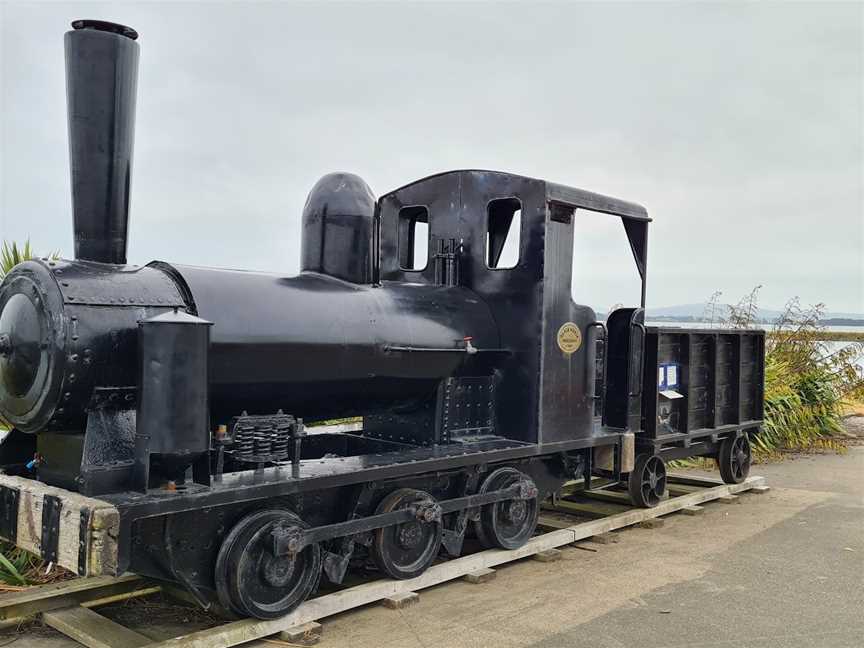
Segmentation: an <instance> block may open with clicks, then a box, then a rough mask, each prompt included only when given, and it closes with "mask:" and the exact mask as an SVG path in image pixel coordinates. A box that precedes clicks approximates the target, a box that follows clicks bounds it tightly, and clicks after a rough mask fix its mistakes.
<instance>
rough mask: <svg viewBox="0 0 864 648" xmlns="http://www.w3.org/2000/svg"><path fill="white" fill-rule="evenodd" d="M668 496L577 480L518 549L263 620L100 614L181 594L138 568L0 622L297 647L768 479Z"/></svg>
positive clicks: (10, 603) (69, 588) (28, 602)
mask: <svg viewBox="0 0 864 648" xmlns="http://www.w3.org/2000/svg"><path fill="white" fill-rule="evenodd" d="M668 484H669V485H668V491H669V496H668V498H666V499H664V500H663V501H662V502H661V503H660V504H659V505H658V506H656V507H655V508H651V509H642V508H633V507H632V506H631V505H630V504H629V501H628V500H627V496H626V494H625V493H623V492H619V491H617V490H601V491H596V492H591V493H584V492H581V490H580V489H579V487H578V486H577V485H571V486H569V487H567V488H565V490H564V493H563V495H562V497H561V498H558V499H556V500H555V501H553V502H548V503H547V504H544V506H543V513H542V515H541V516H540V523H539V526H540V529H541V532H540V533H539V534H538V535H536V536H534V537H533V538H532V539H531V540H529V541H528V542H527V543H526V544H525V545H524V546H522V547H520V548H519V549H515V550H511V551H505V550H499V549H490V550H486V551H480V552H478V553H473V554H469V555H465V556H462V557H460V558H456V559H453V560H448V561H445V562H441V563H439V564H436V565H433V566H432V567H430V568H429V569H428V570H427V571H426V572H425V573H423V574H422V575H421V576H419V577H417V578H414V579H411V580H402V581H397V580H375V581H371V582H366V583H362V584H359V585H354V586H352V587H346V588H343V589H340V590H337V591H335V592H332V593H327V594H323V595H321V596H318V597H317V598H313V599H310V600H308V601H306V602H305V603H303V604H302V605H301V606H300V607H298V608H297V609H296V610H294V611H293V612H291V613H290V614H288V615H287V616H284V617H282V618H280V619H274V620H271V621H260V620H256V619H243V620H240V621H233V622H228V623H224V624H221V625H217V626H214V627H212V628H208V629H205V630H200V631H196V632H192V633H189V634H184V635H181V636H177V637H173V638H171V639H167V640H163V641H154V640H152V639H150V638H148V637H146V636H144V635H143V634H141V633H139V632H136V631H135V630H132V629H130V628H127V627H125V626H122V625H120V624H118V623H116V622H114V621H112V620H110V619H109V618H108V617H106V616H103V615H101V614H99V612H98V611H97V609H98V608H99V607H101V606H104V605H108V604H110V603H115V602H118V601H121V600H125V599H129V598H133V597H140V596H147V595H151V594H154V593H157V592H160V591H162V592H164V593H166V594H168V595H169V596H170V595H177V594H178V593H177V591H176V590H175V589H173V588H172V587H168V586H165V585H163V584H160V583H157V582H154V581H151V580H148V579H144V578H141V577H138V576H134V575H124V576H121V577H118V578H107V577H106V578H87V579H80V580H73V581H66V582H63V583H57V584H54V585H46V586H41V587H34V588H31V589H28V590H25V591H21V592H14V593H10V594H5V595H2V596H0V622H2V623H4V625H9V624H10V622H12V621H14V620H15V619H24V618H27V617H31V616H34V615H40V616H41V618H42V620H43V621H44V622H45V623H46V624H47V625H49V626H51V627H53V628H55V629H56V630H58V631H60V632H62V633H63V634H65V635H66V636H68V637H70V638H72V639H74V640H75V641H77V642H79V643H80V644H82V645H84V646H89V647H90V648H113V647H115V646H117V647H121V648H138V647H141V646H148V647H149V648H181V647H183V648H227V647H228V646H236V645H240V644H243V643H246V642H250V641H255V640H258V639H264V638H267V637H274V636H275V638H278V639H281V640H283V641H285V642H288V643H289V644H294V645H296V644H298V643H299V644H301V645H303V644H311V643H314V642H315V641H317V639H318V637H319V635H320V630H321V626H320V625H319V624H317V623H316V622H317V621H320V620H321V619H325V618H327V617H329V616H332V615H334V614H338V613H340V612H345V611H348V610H351V609H354V608H357V607H360V606H363V605H368V604H369V603H374V602H377V601H382V602H383V603H384V604H385V605H387V606H388V607H394V608H398V607H404V606H405V605H407V604H410V603H411V602H414V601H416V600H417V598H418V595H417V592H418V591H419V590H422V589H424V588H427V587H431V586H433V585H438V584H441V583H444V582H447V581H451V580H455V579H459V578H467V579H468V580H471V581H472V582H482V581H483V580H486V579H488V578H491V577H493V576H494V570H493V568H494V567H496V566H499V565H503V564H506V563H509V562H513V561H515V560H520V559H524V558H529V557H536V558H538V559H540V560H545V561H549V560H555V559H556V558H557V557H558V554H557V550H558V548H559V547H562V546H566V545H571V544H574V543H578V542H580V541H583V540H586V539H588V538H596V539H602V538H608V536H604V535H603V534H608V533H609V532H611V531H614V530H616V529H622V528H624V527H628V526H633V525H640V524H641V525H643V526H652V525H658V524H661V523H662V522H660V520H661V518H662V516H665V515H669V514H671V513H676V512H681V513H684V514H690V515H696V514H698V513H700V512H701V511H702V509H701V506H700V505H701V504H704V503H706V502H712V501H720V502H725V503H731V502H734V501H736V499H735V498H736V494H737V493H741V492H745V491H750V492H756V493H761V492H765V491H767V490H768V487H767V486H766V485H765V479H764V478H763V477H750V478H749V479H747V480H746V481H744V482H743V483H741V484H723V483H722V482H719V481H717V480H713V479H706V478H701V477H698V478H697V477H690V476H682V475H669V480H668Z"/></svg>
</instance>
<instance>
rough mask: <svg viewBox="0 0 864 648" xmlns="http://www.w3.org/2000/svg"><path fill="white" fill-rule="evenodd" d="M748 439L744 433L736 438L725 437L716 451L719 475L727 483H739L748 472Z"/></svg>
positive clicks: (750, 456)
mask: <svg viewBox="0 0 864 648" xmlns="http://www.w3.org/2000/svg"><path fill="white" fill-rule="evenodd" d="M751 459H752V455H751V452H750V439H749V438H747V435H746V434H743V435H741V436H740V437H738V438H734V437H726V438H725V439H723V442H722V443H721V444H720V451H719V452H718V453H717V466H718V467H719V468H720V476H721V477H722V478H723V481H724V482H726V483H727V484H740V483H741V482H743V481H744V480H745V479H747V475H749V474H750V461H751Z"/></svg>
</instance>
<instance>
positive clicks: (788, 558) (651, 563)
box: [12, 446, 864, 648]
mask: <svg viewBox="0 0 864 648" xmlns="http://www.w3.org/2000/svg"><path fill="white" fill-rule="evenodd" d="M753 472H754V474H760V475H764V476H765V477H767V478H768V483H769V484H770V485H771V487H772V490H771V491H770V492H768V493H766V494H764V495H753V494H750V495H742V496H741V498H740V500H739V501H740V502H741V503H740V504H720V503H709V504H707V505H706V506H705V509H706V510H705V514H704V515H702V516H699V517H687V516H683V515H680V514H674V515H672V516H668V517H667V518H666V520H667V521H666V524H665V526H664V527H662V528H659V529H636V528H634V529H627V530H623V531H620V532H616V533H615V536H616V537H617V538H618V540H619V541H618V542H617V543H613V544H602V545H601V544H596V545H591V546H592V548H595V549H597V551H596V553H595V552H588V551H583V550H580V549H575V548H566V549H564V553H563V558H562V560H560V561H558V562H554V563H541V562H537V561H531V560H526V561H522V562H519V563H515V564H511V565H508V566H505V567H502V568H500V569H499V570H498V575H497V578H496V579H495V580H493V581H491V582H488V583H484V584H479V585H472V584H469V583H465V582H455V583H449V584H445V585H441V586H438V587H435V588H432V589H429V590H424V591H423V592H421V595H420V602H419V603H418V604H416V605H413V606H411V607H409V608H407V609H404V610H389V609H385V608H383V607H382V606H378V605H373V606H369V607H367V608H364V609H360V610H356V611H353V612H347V613H345V614H342V615H339V616H337V617H333V618H331V619H328V620H325V621H324V622H323V625H324V634H323V637H322V640H321V642H320V644H319V646H321V647H322V648H348V647H349V646H350V647H351V648H431V647H435V648H440V647H449V646H454V647H465V648H467V647H477V648H480V647H482V648H487V647H495V648H511V647H512V648H516V647H520V648H521V647H528V646H534V647H537V648H541V647H542V648H558V647H561V648H564V647H567V648H581V647H585V648H589V647H590V648H621V647H629V646H638V647H639V648H660V647H673V646H674V647H685V646H686V647H692V648H707V647H711V648H726V647H731V648H749V647H753V648H781V647H782V648H786V647H797V646H801V647H805V646H807V647H809V646H815V647H818V648H847V647H848V648H852V647H853V646H854V647H855V648H859V647H860V646H862V645H864V446H859V447H855V448H852V449H850V450H849V452H848V453H847V454H845V455H823V456H812V457H802V458H797V459H794V460H790V461H787V462H784V463H782V464H772V465H767V466H757V467H755V468H754V471H753ZM154 612H155V614H154V615H153V617H155V618H151V619H150V623H149V624H148V627H145V628H140V630H141V631H143V632H144V633H145V634H148V635H150V636H154V638H155V637H157V636H160V635H161V636H165V635H166V634H169V633H170V632H171V631H170V630H168V629H167V628H165V627H159V625H160V619H159V616H160V615H159V613H158V612H157V611H156V610H154ZM172 616H173V615H172ZM165 621H166V623H165V624H163V625H170V626H173V628H177V627H178V626H182V625H184V624H183V620H182V615H181V616H180V618H172V619H171V620H170V621H169V620H168V619H166V620H165ZM189 625H190V626H191V625H194V619H191V618H190V619H189ZM173 628H172V629H173ZM174 634H179V631H176V630H175V631H174ZM12 645H13V646H15V647H16V648H31V647H35V646H40V647H41V646H45V647H46V648H48V647H51V648H54V647H56V648H67V647H68V646H71V645H74V644H71V643H70V642H68V641H66V640H65V639H63V638H61V637H59V636H51V635H50V633H46V632H41V633H40V634H39V636H38V637H37V636H32V635H31V636H29V637H28V636H21V635H19V636H18V638H17V641H15V642H14V643H13V644H12ZM256 645H258V646H262V647H263V646H269V647H271V648H272V646H274V645H275V644H272V643H263V642H258V643H257V644H256Z"/></svg>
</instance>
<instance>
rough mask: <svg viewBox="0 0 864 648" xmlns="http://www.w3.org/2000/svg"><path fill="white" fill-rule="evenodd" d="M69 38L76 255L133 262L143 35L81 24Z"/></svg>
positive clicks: (112, 26)
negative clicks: (129, 246) (129, 248)
mask: <svg viewBox="0 0 864 648" xmlns="http://www.w3.org/2000/svg"><path fill="white" fill-rule="evenodd" d="M72 27H73V30H72V31H70V32H67V33H66V38H65V43H66V97H67V103H68V106H67V108H68V113H69V161H70V165H71V171H72V215H73V219H74V228H75V258H76V259H86V260H89V261H99V262H101V263H117V264H124V263H126V243H127V236H126V235H127V230H128V225H129V190H130V183H131V174H132V143H133V140H134V134H135V133H134V131H135V90H136V87H137V84H138V43H136V42H135V39H137V38H138V33H137V32H136V31H135V30H134V29H131V28H129V27H124V26H123V25H117V24H115V23H110V22H103V21H101V20H76V21H75V22H73V23H72Z"/></svg>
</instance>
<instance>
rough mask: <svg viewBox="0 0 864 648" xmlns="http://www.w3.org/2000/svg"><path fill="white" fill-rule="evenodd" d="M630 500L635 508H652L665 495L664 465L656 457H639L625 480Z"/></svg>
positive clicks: (645, 455) (644, 455)
mask: <svg viewBox="0 0 864 648" xmlns="http://www.w3.org/2000/svg"><path fill="white" fill-rule="evenodd" d="M627 490H628V491H629V492H630V500H631V501H632V502H633V504H634V505H635V506H641V507H642V508H653V507H655V506H657V505H658V504H659V503H660V500H661V499H663V495H664V494H665V493H666V463H665V462H664V461H663V459H662V458H661V457H658V456H657V455H647V454H643V455H639V456H638V457H636V464H635V465H634V466H633V470H631V471H630V477H629V478H628V480H627Z"/></svg>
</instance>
